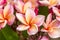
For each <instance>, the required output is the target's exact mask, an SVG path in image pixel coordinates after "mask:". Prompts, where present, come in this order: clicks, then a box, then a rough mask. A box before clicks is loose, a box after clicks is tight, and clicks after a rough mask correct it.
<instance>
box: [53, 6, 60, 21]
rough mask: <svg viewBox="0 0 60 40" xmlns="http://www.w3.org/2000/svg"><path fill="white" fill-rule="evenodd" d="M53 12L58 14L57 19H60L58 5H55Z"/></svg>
mask: <svg viewBox="0 0 60 40" xmlns="http://www.w3.org/2000/svg"><path fill="white" fill-rule="evenodd" d="M53 12H54V13H55V15H56V19H57V20H58V21H60V9H58V8H57V7H53Z"/></svg>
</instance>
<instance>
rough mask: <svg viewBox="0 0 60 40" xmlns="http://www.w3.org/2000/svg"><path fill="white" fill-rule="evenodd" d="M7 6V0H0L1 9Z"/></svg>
mask: <svg viewBox="0 0 60 40" xmlns="http://www.w3.org/2000/svg"><path fill="white" fill-rule="evenodd" d="M5 4H6V0H0V8H3V7H4V5H5Z"/></svg>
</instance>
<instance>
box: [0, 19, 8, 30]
mask: <svg viewBox="0 0 60 40" xmlns="http://www.w3.org/2000/svg"><path fill="white" fill-rule="evenodd" d="M6 24H7V21H6V20H5V21H4V22H2V23H0V29H1V28H4V27H5V26H6Z"/></svg>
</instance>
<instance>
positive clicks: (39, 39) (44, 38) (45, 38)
mask: <svg viewBox="0 0 60 40" xmlns="http://www.w3.org/2000/svg"><path fill="white" fill-rule="evenodd" d="M41 37H42V38H41ZM38 40H49V38H48V37H47V36H39V37H38Z"/></svg>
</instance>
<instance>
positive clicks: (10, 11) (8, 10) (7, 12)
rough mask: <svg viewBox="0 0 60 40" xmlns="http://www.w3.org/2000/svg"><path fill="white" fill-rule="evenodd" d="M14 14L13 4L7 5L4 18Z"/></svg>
mask: <svg viewBox="0 0 60 40" xmlns="http://www.w3.org/2000/svg"><path fill="white" fill-rule="evenodd" d="M13 12H14V9H13V6H12V5H11V4H7V5H6V6H5V8H4V11H3V14H4V17H6V16H7V15H8V14H13Z"/></svg>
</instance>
